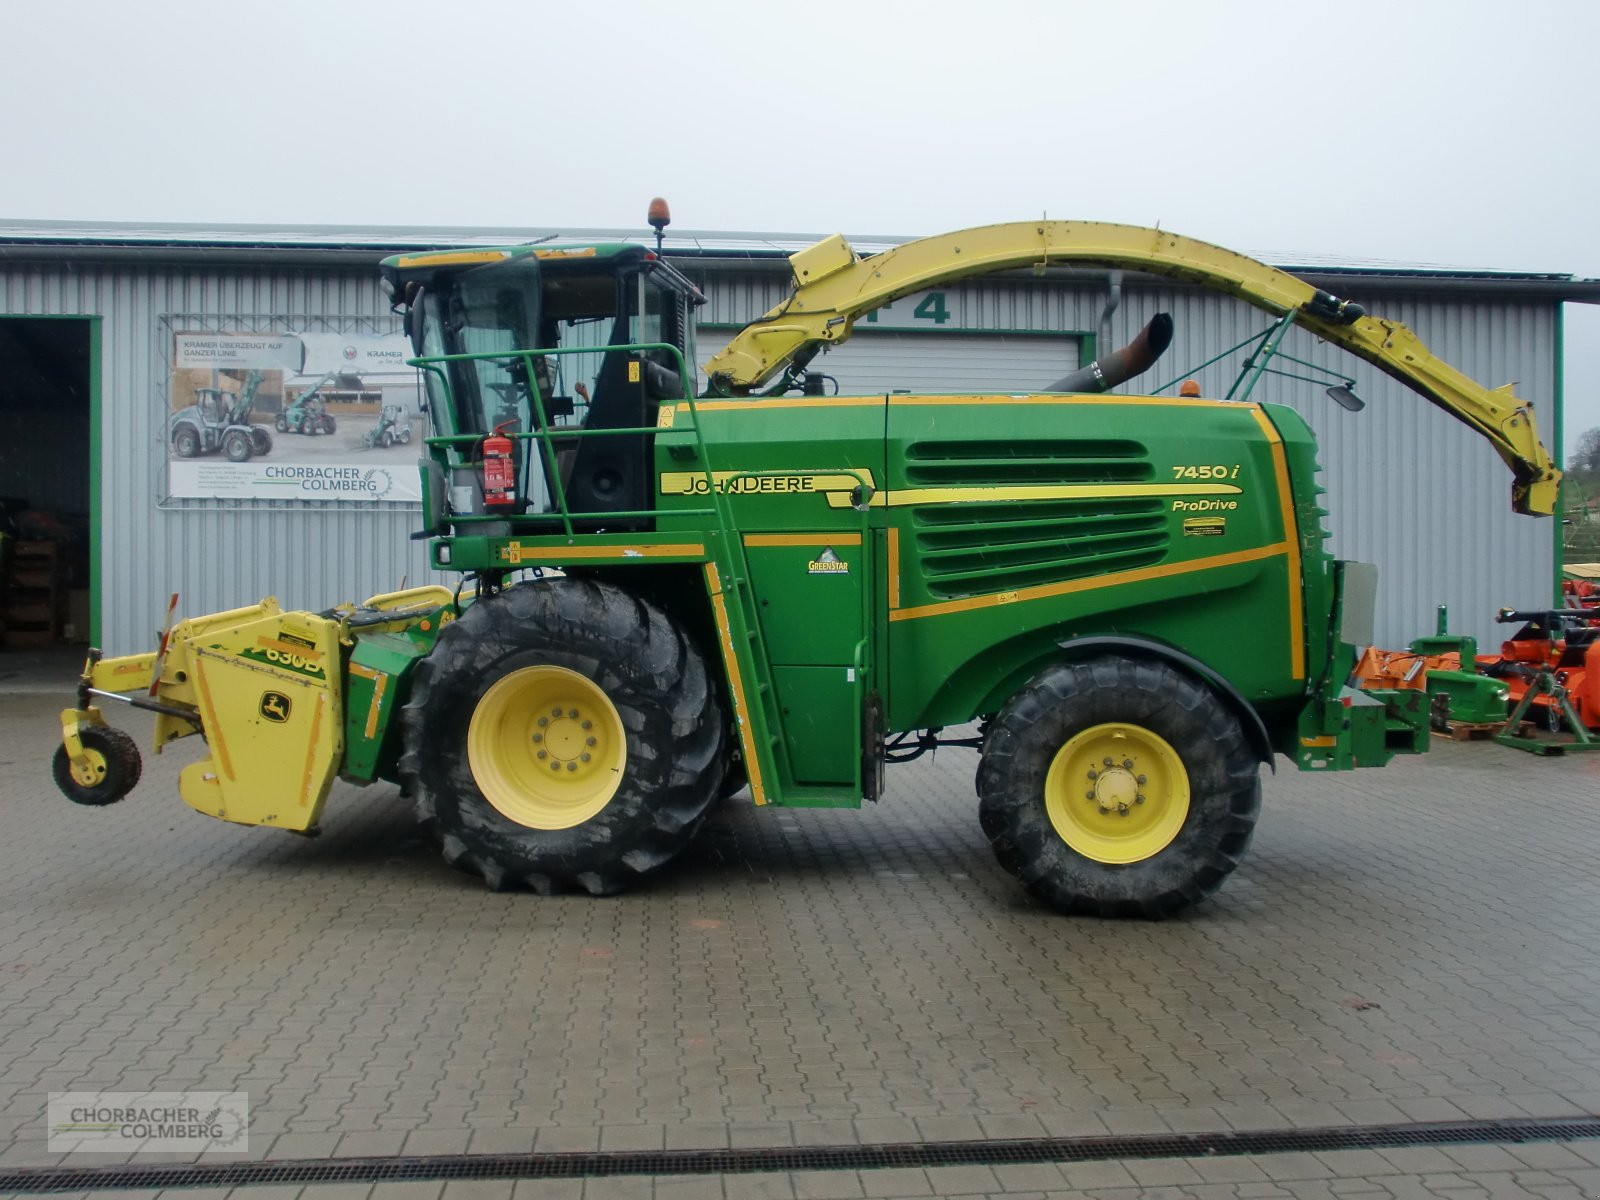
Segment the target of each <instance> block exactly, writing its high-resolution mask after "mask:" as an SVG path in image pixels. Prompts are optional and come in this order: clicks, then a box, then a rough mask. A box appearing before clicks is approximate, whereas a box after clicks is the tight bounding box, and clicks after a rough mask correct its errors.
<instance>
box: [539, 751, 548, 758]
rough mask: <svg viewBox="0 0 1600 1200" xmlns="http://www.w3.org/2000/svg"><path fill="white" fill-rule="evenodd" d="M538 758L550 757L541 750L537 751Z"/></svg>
mask: <svg viewBox="0 0 1600 1200" xmlns="http://www.w3.org/2000/svg"><path fill="white" fill-rule="evenodd" d="M539 757H540V758H549V757H550V755H549V754H547V753H546V752H545V751H543V750H541V751H539Z"/></svg>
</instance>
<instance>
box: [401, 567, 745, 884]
mask: <svg viewBox="0 0 1600 1200" xmlns="http://www.w3.org/2000/svg"><path fill="white" fill-rule="evenodd" d="M404 728H405V750H404V753H403V754H402V756H401V759H400V776H401V780H402V782H403V784H404V786H405V788H406V791H407V793H408V794H409V795H410V796H411V798H412V800H413V802H414V803H415V805H416V811H417V817H418V819H419V820H420V821H421V823H422V824H423V825H424V826H425V827H427V828H429V829H430V830H431V831H432V833H433V834H434V835H435V837H436V838H437V839H438V841H439V842H440V844H441V845H442V847H443V850H444V855H445V858H446V859H447V860H448V861H450V862H451V863H453V864H455V865H456V866H458V867H461V868H463V869H465V870H469V871H473V872H476V873H477V874H479V875H481V876H482V877H483V879H484V880H485V882H487V883H488V884H489V886H490V887H491V888H494V889H496V890H500V889H503V888H510V887H515V886H517V885H519V884H521V885H526V886H528V887H531V888H533V889H534V890H535V891H537V892H539V893H541V894H544V895H549V894H551V893H553V892H556V891H562V890H573V889H582V890H583V891H586V892H589V893H591V894H592V895H597V896H599V895H610V894H612V893H615V892H619V891H622V890H623V889H625V888H626V887H627V886H628V885H629V884H630V883H632V882H633V881H634V880H636V879H638V878H640V877H641V876H644V875H647V874H649V873H650V872H652V871H654V870H656V869H657V868H659V867H661V866H664V865H665V864H666V863H667V862H669V861H670V860H671V859H672V858H674V857H675V856H676V855H677V854H678V853H679V852H680V851H681V850H683V849H684V847H686V846H687V845H688V844H689V842H690V841H691V840H692V839H693V837H694V835H695V833H696V832H698V830H699V828H700V826H701V824H702V822H703V821H704V819H705V816H706V813H707V812H708V811H709V809H710V808H711V806H712V804H713V802H714V801H715V799H716V797H717V790H718V786H719V784H720V783H721V781H722V770H723V761H724V755H723V747H722V738H723V728H724V721H723V718H722V713H721V710H720V706H719V705H718V703H717V699H716V696H715V695H714V694H713V692H712V690H711V684H710V678H709V676H708V674H707V671H706V666H705V662H704V660H703V659H702V658H701V656H700V653H699V651H698V650H696V649H695V647H694V645H693V644H692V643H691V642H690V641H689V639H688V637H687V636H686V635H685V634H684V632H683V630H682V629H680V628H679V627H678V626H677V625H676V624H675V623H674V622H673V621H672V619H671V618H669V617H668V616H667V615H666V614H665V613H663V612H662V611H661V610H660V609H658V608H656V607H655V606H654V605H651V604H648V603H646V602H645V601H643V600H640V599H638V598H636V597H634V596H632V595H630V594H629V593H628V592H625V591H623V590H622V589H620V588H617V587H613V586H611V585H609V584H605V583H599V582H594V581H589V580H579V579H552V580H546V581H541V582H536V583H525V584H521V585H518V586H516V587H512V588H508V589H507V590H506V591H504V592H502V593H500V594H499V595H497V596H489V597H485V598H484V599H481V600H479V601H477V602H476V603H475V604H473V605H472V606H471V607H469V608H467V609H466V610H465V611H464V612H463V613H462V615H461V618H460V619H459V620H457V621H454V622H452V623H451V624H449V625H448V626H446V628H445V629H444V631H443V632H442V633H441V634H440V637H439V641H438V643H437V645H436V646H435V647H434V649H433V652H432V653H431V654H429V655H428V657H427V658H426V659H424V660H423V661H422V663H421V664H419V666H418V668H417V676H416V681H415V684H414V686H413V689H412V694H411V700H410V703H408V704H407V705H406V708H405V713H404Z"/></svg>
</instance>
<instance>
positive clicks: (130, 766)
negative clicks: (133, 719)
mask: <svg viewBox="0 0 1600 1200" xmlns="http://www.w3.org/2000/svg"><path fill="white" fill-rule="evenodd" d="M78 740H79V741H80V742H82V743H83V756H84V758H85V759H86V760H87V761H86V764H85V765H84V766H83V767H82V768H74V767H73V765H72V759H70V758H68V757H67V748H66V747H65V746H57V747H56V754H55V758H54V759H53V760H52V761H51V763H50V773H51V775H52V776H54V778H55V781H56V786H57V787H58V788H60V789H61V793H62V795H64V796H66V798H67V799H68V800H71V801H72V802H73V803H74V804H86V805H88V806H89V807H91V808H104V807H105V806H106V805H107V804H115V803H116V802H117V801H118V800H121V799H122V798H123V797H124V796H126V795H127V794H128V793H129V792H131V791H132V790H133V788H134V785H135V784H137V783H138V782H139V775H140V772H141V771H142V770H143V769H144V763H143V760H142V759H141V758H140V757H139V747H138V745H137V744H136V743H135V742H134V740H133V739H132V738H131V737H129V736H128V735H127V734H126V733H124V732H123V731H122V730H120V729H113V728H111V727H110V726H109V725H88V726H84V727H83V728H81V729H79V730H78Z"/></svg>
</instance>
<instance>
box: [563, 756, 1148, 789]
mask: <svg viewBox="0 0 1600 1200" xmlns="http://www.w3.org/2000/svg"><path fill="white" fill-rule="evenodd" d="M578 757H579V758H581V759H583V761H584V762H588V761H589V753H588V751H584V753H582V754H580V755H579V756H578ZM1140 799H1143V797H1140Z"/></svg>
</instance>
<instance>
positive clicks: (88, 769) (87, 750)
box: [70, 746, 106, 788]
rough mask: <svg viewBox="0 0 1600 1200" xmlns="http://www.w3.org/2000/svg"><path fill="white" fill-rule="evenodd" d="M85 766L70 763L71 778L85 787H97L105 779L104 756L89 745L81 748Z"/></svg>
mask: <svg viewBox="0 0 1600 1200" xmlns="http://www.w3.org/2000/svg"><path fill="white" fill-rule="evenodd" d="M83 757H84V759H85V760H86V765H85V766H82V767H80V766H78V764H77V763H71V764H70V765H71V767H72V778H73V779H74V780H76V781H77V782H78V783H80V784H82V785H83V786H84V787H86V788H92V787H99V786H100V785H101V784H102V783H104V782H105V779H106V756H105V755H104V754H101V753H100V751H98V750H96V749H94V748H93V747H90V746H85V747H84V748H83Z"/></svg>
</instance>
